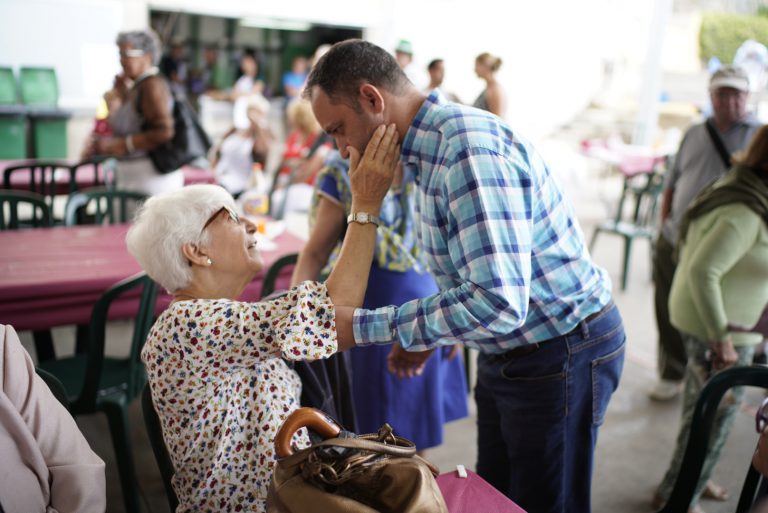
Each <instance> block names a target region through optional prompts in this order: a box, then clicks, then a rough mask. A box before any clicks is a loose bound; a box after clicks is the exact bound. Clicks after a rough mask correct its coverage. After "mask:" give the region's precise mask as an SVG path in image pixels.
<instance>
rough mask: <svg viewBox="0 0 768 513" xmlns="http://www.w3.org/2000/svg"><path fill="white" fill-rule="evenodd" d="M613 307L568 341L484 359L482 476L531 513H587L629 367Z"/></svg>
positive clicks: (479, 395)
mask: <svg viewBox="0 0 768 513" xmlns="http://www.w3.org/2000/svg"><path fill="white" fill-rule="evenodd" d="M624 341H625V336H624V327H623V325H622V321H621V315H620V314H619V311H618V309H617V308H616V306H615V305H614V304H613V303H611V304H609V305H608V306H606V307H605V308H604V309H603V310H602V311H601V312H600V313H598V314H597V315H595V316H593V317H591V318H588V320H587V321H584V322H582V323H581V324H579V326H577V327H576V329H574V330H573V331H571V332H570V333H568V334H566V335H563V336H560V337H556V338H553V339H550V340H547V341H545V342H541V343H539V344H538V345H534V346H530V347H528V348H527V349H523V350H522V351H523V352H525V351H527V354H521V351H520V350H518V351H512V352H510V353H504V354H502V355H489V354H482V353H481V354H480V356H479V358H478V377H477V386H476V388H475V400H476V401H477V425H478V461H477V473H478V474H479V475H480V476H482V477H483V478H484V479H485V480H486V481H488V482H489V483H491V484H492V485H493V486H494V487H495V488H496V489H497V490H499V491H501V492H502V493H504V494H505V495H506V496H508V497H509V498H510V499H512V500H513V501H515V502H516V503H517V504H519V505H520V507H522V508H523V509H525V510H526V511H527V512H528V513H562V512H568V513H588V512H589V511H590V508H591V505H590V488H591V482H592V463H593V455H594V450H595V443H596V441H597V430H598V428H599V427H600V425H601V424H602V423H603V417H604V415H605V411H606V409H607V406H608V401H609V400H610V398H611V395H612V394H613V392H614V390H616V387H617V386H618V384H619V378H620V376H621V371H622V367H623V365H624Z"/></svg>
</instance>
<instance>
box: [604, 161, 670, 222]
mask: <svg viewBox="0 0 768 513" xmlns="http://www.w3.org/2000/svg"><path fill="white" fill-rule="evenodd" d="M663 186H664V170H663V168H662V169H658V168H657V169H654V170H653V171H652V172H648V173H641V174H636V175H634V176H628V177H625V179H624V187H623V189H622V192H621V198H620V199H619V203H618V205H617V207H616V213H615V221H616V222H617V223H619V222H625V223H631V224H633V225H634V226H636V227H638V228H648V229H651V230H652V229H654V228H655V226H656V224H657V216H658V200H659V196H660V195H661V191H662V189H663Z"/></svg>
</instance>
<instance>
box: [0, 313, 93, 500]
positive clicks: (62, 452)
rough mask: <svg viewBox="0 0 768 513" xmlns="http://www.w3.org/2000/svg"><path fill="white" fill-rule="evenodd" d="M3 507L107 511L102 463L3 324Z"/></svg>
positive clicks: (0, 345) (0, 417)
mask: <svg viewBox="0 0 768 513" xmlns="http://www.w3.org/2000/svg"><path fill="white" fill-rule="evenodd" d="M0 454H2V472H0V476H1V477H2V478H0V511H3V512H4V513H30V512H35V513H38V512H39V513H44V512H58V513H103V512H104V511H105V510H106V507H107V492H106V479H105V475H104V462H103V461H102V460H101V458H99V457H98V456H97V455H96V454H95V453H94V452H93V451H92V450H91V448H90V447H89V446H88V442H87V441H86V440H85V438H84V437H83V435H82V433H80V430H79V429H78V427H77V424H76V423H75V420H74V419H73V418H72V416H71V415H70V414H69V412H68V411H67V410H66V409H65V408H64V406H62V405H61V403H59V401H58V400H57V399H56V397H54V395H53V394H52V393H51V391H50V389H49V388H48V386H47V385H46V384H45V382H44V381H43V380H42V379H40V377H39V376H37V375H36V373H35V367H34V365H33V363H32V359H31V358H30V357H29V354H27V352H26V351H25V350H24V348H23V347H22V345H21V342H20V341H19V336H18V335H17V334H16V330H14V329H13V327H12V326H7V325H3V324H0Z"/></svg>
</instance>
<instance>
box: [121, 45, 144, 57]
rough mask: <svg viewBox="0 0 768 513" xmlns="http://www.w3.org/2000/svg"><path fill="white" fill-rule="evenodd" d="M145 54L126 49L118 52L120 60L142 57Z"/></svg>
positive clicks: (137, 50)
mask: <svg viewBox="0 0 768 513" xmlns="http://www.w3.org/2000/svg"><path fill="white" fill-rule="evenodd" d="M145 53H146V52H145V51H144V50H140V49H138V48H127V49H125V50H122V51H121V52H120V58H121V59H122V58H124V57H142V56H143V55H144V54H145Z"/></svg>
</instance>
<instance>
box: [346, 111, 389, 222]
mask: <svg viewBox="0 0 768 513" xmlns="http://www.w3.org/2000/svg"><path fill="white" fill-rule="evenodd" d="M397 141H398V134H397V129H396V128H395V125H394V124H391V125H389V126H386V125H380V126H379V127H378V128H377V129H376V131H375V132H374V133H373V136H371V140H370V141H368V145H367V146H366V147H365V153H363V155H362V156H360V153H359V152H358V151H357V150H356V149H355V148H353V147H351V146H349V147H348V148H347V150H348V151H349V160H350V166H349V180H350V184H351V187H352V210H353V211H354V212H368V213H371V214H378V212H379V208H380V207H381V201H382V200H383V199H384V196H385V195H386V194H387V191H388V190H389V187H390V186H391V185H392V179H393V177H394V175H395V168H396V167H397V163H398V162H399V161H400V145H399V144H398V143H397Z"/></svg>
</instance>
